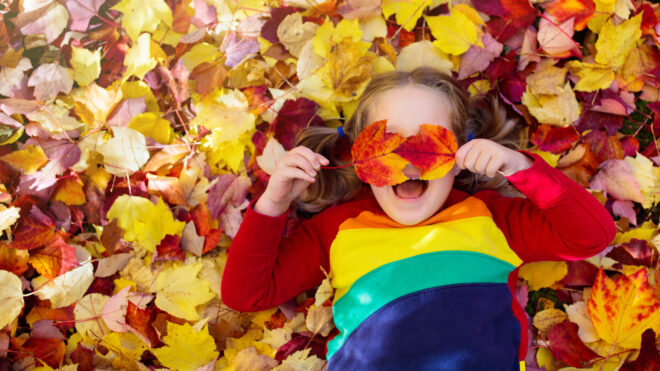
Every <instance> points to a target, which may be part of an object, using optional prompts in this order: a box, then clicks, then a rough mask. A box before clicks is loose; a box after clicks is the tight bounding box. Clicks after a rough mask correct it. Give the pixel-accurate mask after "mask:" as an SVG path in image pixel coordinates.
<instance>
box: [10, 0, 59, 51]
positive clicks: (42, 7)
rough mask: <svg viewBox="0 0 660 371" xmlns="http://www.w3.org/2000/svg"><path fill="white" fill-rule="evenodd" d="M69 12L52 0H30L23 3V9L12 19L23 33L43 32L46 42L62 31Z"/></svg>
mask: <svg viewBox="0 0 660 371" xmlns="http://www.w3.org/2000/svg"><path fill="white" fill-rule="evenodd" d="M68 21H69V12H68V11H67V10H66V8H65V7H64V6H63V5H61V4H59V3H58V2H57V1H54V0H46V1H30V2H25V3H24V4H23V11H22V12H20V13H19V14H18V16H17V17H16V19H15V20H14V24H15V25H16V27H18V28H20V30H21V32H22V33H23V34H24V35H33V34H44V35H45V36H46V42H48V43H51V42H53V41H54V40H55V39H56V38H57V37H58V36H59V35H60V34H61V33H62V31H64V28H65V27H66V24H67V23H68Z"/></svg>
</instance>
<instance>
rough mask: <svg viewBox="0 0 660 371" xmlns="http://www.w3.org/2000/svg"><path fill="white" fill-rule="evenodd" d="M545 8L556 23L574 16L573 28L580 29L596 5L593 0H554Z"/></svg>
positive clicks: (584, 25)
mask: <svg viewBox="0 0 660 371" xmlns="http://www.w3.org/2000/svg"><path fill="white" fill-rule="evenodd" d="M545 10H546V13H548V14H550V15H551V16H553V17H554V19H555V21H556V22H557V23H564V22H565V21H567V20H568V19H569V18H575V24H574V26H573V28H574V29H575V30H576V31H581V30H583V29H584V28H585V27H586V26H587V23H588V22H589V20H590V19H591V18H592V17H593V16H594V11H595V10H596V5H595V4H594V2H593V0H555V1H553V2H551V3H550V4H549V5H548V6H547V7H546V8H545Z"/></svg>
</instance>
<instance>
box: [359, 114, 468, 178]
mask: <svg viewBox="0 0 660 371" xmlns="http://www.w3.org/2000/svg"><path fill="white" fill-rule="evenodd" d="M386 125H387V120H381V121H376V122H374V123H372V124H370V125H369V126H367V127H366V128H365V129H364V130H362V132H361V133H360V135H358V137H357V138H356V140H355V143H353V147H352V149H351V155H352V156H353V165H354V166H355V172H356V174H357V176H358V178H360V179H361V180H362V181H364V182H366V183H369V184H372V185H374V186H376V187H382V186H385V185H394V184H398V183H401V182H404V181H406V180H407V179H408V177H407V176H406V175H404V174H403V172H402V170H403V168H404V167H405V166H406V165H407V164H408V163H411V164H413V165H414V166H417V167H419V168H420V169H422V174H421V179H424V180H430V179H435V178H441V177H443V176H444V175H445V174H446V173H447V172H448V171H449V170H450V169H451V168H452V167H453V166H454V162H455V159H454V156H455V154H456V150H457V147H458V145H457V143H456V138H455V137H454V134H453V133H452V132H451V131H449V130H447V129H446V128H444V127H442V126H440V125H431V124H422V125H420V130H419V133H418V134H416V135H413V136H410V137H408V138H404V137H402V136H401V135H399V134H397V133H388V132H386Z"/></svg>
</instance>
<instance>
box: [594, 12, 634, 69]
mask: <svg viewBox="0 0 660 371" xmlns="http://www.w3.org/2000/svg"><path fill="white" fill-rule="evenodd" d="M641 23H642V15H641V14H638V15H636V16H634V17H632V18H631V19H629V20H627V21H624V22H622V23H621V24H620V25H618V26H615V25H614V24H613V23H612V21H611V20H608V21H607V22H606V23H605V25H604V26H603V28H602V29H601V30H600V33H599V34H598V40H597V41H596V57H595V58H594V60H595V61H596V63H599V64H603V65H607V66H610V67H612V68H615V69H618V68H619V67H621V66H622V65H623V63H624V62H625V60H626V57H627V56H628V53H630V50H631V49H632V48H633V47H635V44H636V42H637V41H638V40H639V39H640V37H641V36H642V30H641V28H640V26H641Z"/></svg>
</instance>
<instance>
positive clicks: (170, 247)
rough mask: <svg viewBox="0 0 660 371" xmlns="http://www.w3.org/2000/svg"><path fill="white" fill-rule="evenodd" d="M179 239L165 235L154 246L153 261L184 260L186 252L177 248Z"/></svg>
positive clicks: (175, 236)
mask: <svg viewBox="0 0 660 371" xmlns="http://www.w3.org/2000/svg"><path fill="white" fill-rule="evenodd" d="M180 240H181V238H180V237H179V236H177V235H171V234H168V235H166V236H165V237H164V238H163V239H162V240H161V241H160V243H159V244H158V246H156V254H155V255H154V260H179V261H183V260H184V259H185V258H186V252H185V251H183V250H181V248H180V247H179V243H180Z"/></svg>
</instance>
